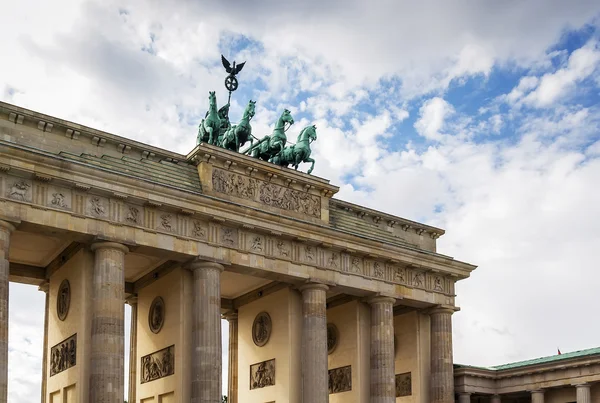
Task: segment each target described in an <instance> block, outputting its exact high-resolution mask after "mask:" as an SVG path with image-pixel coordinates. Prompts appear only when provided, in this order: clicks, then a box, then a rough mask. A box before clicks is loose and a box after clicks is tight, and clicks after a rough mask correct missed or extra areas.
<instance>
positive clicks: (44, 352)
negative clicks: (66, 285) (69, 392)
mask: <svg viewBox="0 0 600 403" xmlns="http://www.w3.org/2000/svg"><path fill="white" fill-rule="evenodd" d="M49 289H50V284H49V283H48V282H47V281H44V282H43V283H42V284H40V286H39V288H38V290H40V291H43V292H44V294H46V305H45V308H44V345H43V346H42V399H41V401H42V403H46V395H47V393H48V379H47V378H48V314H49V309H50V295H49V293H48V290H49Z"/></svg>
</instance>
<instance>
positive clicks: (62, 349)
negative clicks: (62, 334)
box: [50, 333, 77, 376]
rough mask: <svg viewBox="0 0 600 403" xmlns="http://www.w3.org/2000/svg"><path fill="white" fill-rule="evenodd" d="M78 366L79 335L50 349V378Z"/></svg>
mask: <svg viewBox="0 0 600 403" xmlns="http://www.w3.org/2000/svg"><path fill="white" fill-rule="evenodd" d="M76 364H77V333H75V334H74V335H73V336H71V337H69V338H68V339H66V340H63V341H61V342H60V343H58V344H57V345H55V346H54V347H52V348H51V349H50V376H54V375H56V374H58V373H60V372H63V371H65V370H67V369H69V368H71V367H74V366H75V365H76Z"/></svg>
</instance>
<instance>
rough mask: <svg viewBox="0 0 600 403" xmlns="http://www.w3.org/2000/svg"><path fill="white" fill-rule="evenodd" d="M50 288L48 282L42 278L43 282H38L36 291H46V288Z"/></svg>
mask: <svg viewBox="0 0 600 403" xmlns="http://www.w3.org/2000/svg"><path fill="white" fill-rule="evenodd" d="M49 289H50V282H49V281H48V280H44V282H42V284H40V286H39V287H38V291H43V292H46V293H47V292H48V290H49Z"/></svg>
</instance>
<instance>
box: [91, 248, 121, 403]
mask: <svg viewBox="0 0 600 403" xmlns="http://www.w3.org/2000/svg"><path fill="white" fill-rule="evenodd" d="M91 249H92V251H94V252H95V260H94V273H93V280H92V309H91V311H92V335H91V353H90V358H91V363H90V364H91V365H90V386H89V388H90V389H89V397H90V402H103V403H121V402H122V401H123V396H124V388H125V372H124V370H123V367H124V365H125V362H124V361H125V358H124V357H125V326H124V320H125V305H124V301H125V254H126V253H127V252H129V249H127V247H126V246H124V245H121V244H118V243H113V242H99V243H95V244H92V248H91Z"/></svg>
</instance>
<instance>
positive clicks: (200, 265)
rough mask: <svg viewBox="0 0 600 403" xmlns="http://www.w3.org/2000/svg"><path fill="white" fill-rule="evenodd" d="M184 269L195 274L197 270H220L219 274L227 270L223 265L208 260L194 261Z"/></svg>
mask: <svg viewBox="0 0 600 403" xmlns="http://www.w3.org/2000/svg"><path fill="white" fill-rule="evenodd" d="M183 267H184V268H185V269H187V270H189V271H191V272H195V271H196V270H218V271H219V273H222V272H223V270H225V267H224V266H223V265H222V264H221V263H217V262H211V261H207V260H194V261H192V262H189V263H188V264H186V265H185V266H183Z"/></svg>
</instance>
